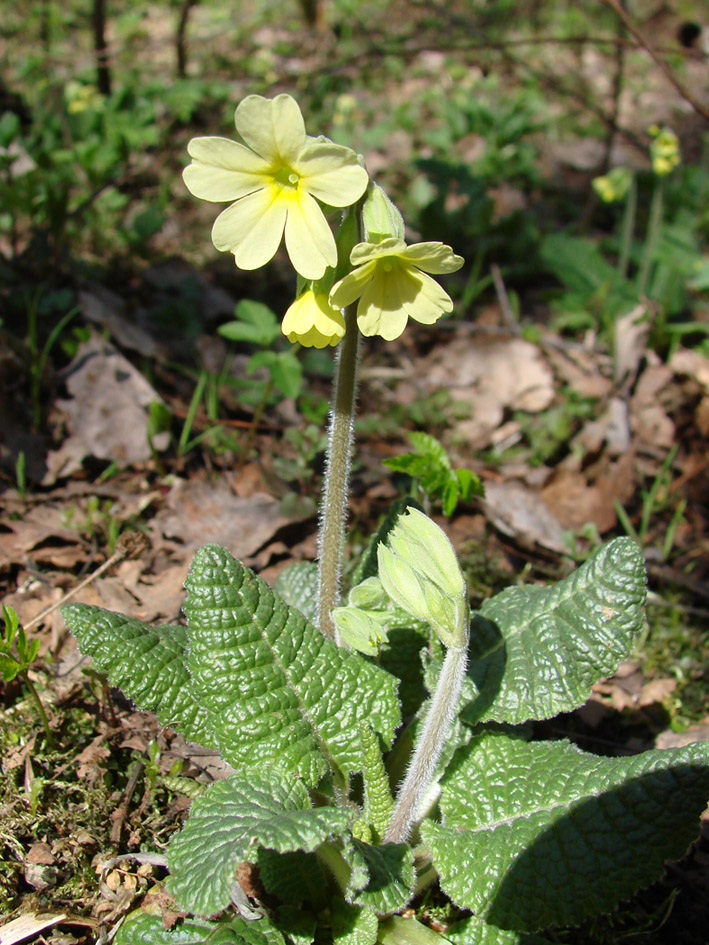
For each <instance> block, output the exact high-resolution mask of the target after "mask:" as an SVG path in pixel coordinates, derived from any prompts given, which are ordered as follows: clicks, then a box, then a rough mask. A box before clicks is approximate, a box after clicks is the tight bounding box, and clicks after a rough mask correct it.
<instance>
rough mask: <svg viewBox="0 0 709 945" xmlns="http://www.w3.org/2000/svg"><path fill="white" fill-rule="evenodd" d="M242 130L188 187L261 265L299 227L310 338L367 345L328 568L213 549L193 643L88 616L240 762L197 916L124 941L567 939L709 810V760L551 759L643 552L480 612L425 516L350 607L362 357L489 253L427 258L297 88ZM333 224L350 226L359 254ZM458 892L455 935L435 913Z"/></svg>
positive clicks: (221, 234) (628, 620) (188, 891)
mask: <svg viewBox="0 0 709 945" xmlns="http://www.w3.org/2000/svg"><path fill="white" fill-rule="evenodd" d="M236 129H237V132H238V134H239V140H238V141H231V140H227V139H224V138H218V137H208V138H197V139H195V140H193V141H192V142H191V143H190V145H189V153H190V155H191V157H192V163H191V164H190V166H189V167H188V168H187V169H186V170H185V173H184V177H185V182H186V184H187V186H188V188H189V189H190V191H191V192H192V193H193V194H195V195H196V196H198V197H201V198H203V199H205V200H211V201H215V202H220V201H221V202H224V203H228V204H229V206H227V208H226V209H224V210H223V211H222V213H221V214H220V215H219V217H218V218H217V220H216V222H215V224H214V228H213V231H212V236H213V240H214V244H215V246H216V247H217V249H220V250H224V251H228V252H231V253H233V254H234V259H235V261H236V265H237V266H239V267H241V268H242V269H255V268H256V267H258V266H262V265H264V264H266V263H268V262H269V260H270V259H271V258H272V257H273V256H274V254H275V253H276V250H277V249H278V247H279V245H280V243H281V240H282V238H283V236H284V234H285V246H286V250H287V252H288V255H289V257H290V260H291V262H292V263H293V266H294V268H295V270H296V272H297V273H298V277H299V279H298V283H299V284H298V294H297V298H296V300H295V302H294V303H293V304H292V305H291V306H290V308H288V310H287V311H286V313H285V317H284V320H283V325H282V330H283V332H284V333H285V334H286V335H287V337H288V338H289V339H290V340H291V341H294V342H299V343H300V344H302V345H307V346H315V347H326V346H328V345H338V346H339V347H338V352H337V361H336V370H335V384H334V391H333V400H332V412H331V420H330V428H329V441H328V461H327V468H326V477H325V487H324V496H323V498H322V514H321V521H320V538H319V560H318V564H317V566H315V565H310V564H307V563H301V564H297V565H293V566H291V567H290V568H289V569H287V570H286V571H284V572H283V573H282V574H281V575H280V576H279V579H278V580H277V582H276V585H275V587H274V588H273V589H272V588H271V587H269V586H268V585H267V584H266V583H265V582H264V581H263V580H262V579H261V578H260V577H258V576H257V575H256V574H254V573H253V572H251V571H249V570H248V569H247V568H245V567H244V566H243V565H242V564H240V563H239V562H238V561H236V560H235V559H234V558H233V557H232V556H231V555H230V554H229V552H228V551H227V550H225V549H224V548H220V547H217V546H214V545H208V546H207V547H205V548H202V549H201V550H200V551H198V552H197V554H196V556H195V558H194V561H193V563H192V566H191V568H190V572H189V574H188V576H187V580H186V589H187V598H186V601H185V604H184V613H185V617H186V621H187V626H186V627H183V626H158V627H152V626H148V625H146V624H144V623H141V622H140V621H139V620H134V619H131V618H128V617H125V616H123V615H121V614H116V613H111V612H108V611H104V610H100V609H98V608H96V607H90V606H85V605H80V604H69V605H68V606H66V607H65V608H64V611H63V613H64V616H65V619H66V621H67V623H68V624H69V626H70V627H71V629H72V630H73V632H74V633H75V634H76V636H77V637H78V639H79V643H80V645H81V648H82V650H83V651H84V652H85V653H88V654H90V655H91V657H92V659H93V661H94V664H95V665H96V667H97V669H99V670H100V671H101V672H103V673H106V674H107V675H108V676H109V678H110V680H111V681H112V683H113V684H114V685H117V686H120V687H121V688H122V689H124V690H125V692H126V693H127V694H128V695H129V696H130V697H131V698H132V699H133V700H134V701H135V702H136V703H137V704H138V705H139V706H140V707H142V708H145V709H149V710H151V711H154V712H155V713H156V714H157V716H158V718H159V719H160V721H161V722H162V724H163V725H166V726H170V727H171V728H173V729H175V730H176V731H179V732H181V733H182V734H183V735H184V736H185V738H187V739H188V740H190V741H193V742H197V743H199V744H201V745H203V746H206V747H209V748H212V749H216V750H217V751H218V752H219V753H220V755H221V756H222V758H223V759H224V760H225V761H226V762H227V763H228V764H229V765H230V766H231V767H232V768H233V773H232V774H230V775H229V776H228V777H227V778H225V779H224V780H220V781H217V782H216V783H214V784H212V785H210V786H209V787H208V788H207V790H206V791H205V792H204V793H202V794H201V795H200V796H199V797H197V798H196V799H195V800H194V802H193V804H192V808H191V811H190V814H189V818H188V819H187V821H186V823H185V825H184V827H183V829H182V830H181V831H180V832H179V833H177V834H176V835H175V836H174V837H173V838H172V840H171V841H170V844H169V847H168V850H167V867H168V871H169V876H168V878H167V880H166V885H167V889H168V890H169V892H170V893H171V894H172V896H173V897H174V899H175V901H176V903H177V908H178V909H179V910H180V911H181V912H182V913H183V916H182V917H181V918H180V919H179V921H177V922H176V923H175V924H173V925H172V926H171V927H169V928H166V927H165V926H164V925H163V922H162V918H161V916H159V915H155V914H151V913H150V912H149V911H143V910H139V911H137V912H136V913H134V914H132V915H131V916H130V917H129V918H128V919H127V920H126V922H125V923H124V924H123V926H122V927H121V928H120V930H119V932H118V936H117V939H116V941H117V942H118V945H138V943H140V945H143V943H144V945H150V943H154V945H158V943H160V945H162V943H171V942H174V943H180V945H185V943H198V942H217V941H219V942H238V943H248V945H309V943H312V942H318V943H320V942H336V943H339V945H374V943H375V942H380V943H382V945H405V943H411V945H417V943H420V945H427V943H430V945H434V943H435V942H436V941H438V942H441V940H446V939H447V940H448V941H451V942H453V943H461V945H478V943H480V945H483V943H484V945H498V943H499V945H511V943H526V945H531V943H536V945H539V943H543V942H544V941H545V938H544V930H546V929H549V928H550V927H564V926H567V927H568V926H574V925H577V924H578V923H580V922H581V921H582V920H584V919H585V918H586V917H587V916H591V915H593V914H596V913H599V912H603V911H608V910H611V909H612V908H613V907H614V906H615V905H616V904H617V903H618V902H619V900H620V899H622V898H623V897H627V896H628V895H630V894H631V893H632V892H633V891H634V890H636V889H637V888H638V887H640V886H642V885H647V884H648V883H649V882H651V881H652V880H653V879H655V878H656V877H658V876H659V875H660V874H661V872H662V868H663V863H664V861H665V860H666V859H667V858H671V857H677V856H680V855H681V854H682V853H683V852H684V850H685V848H686V847H687V845H688V844H689V843H690V842H691V841H692V840H693V839H694V837H695V835H696V832H697V826H698V818H699V815H700V813H701V811H702V810H703V809H704V807H705V804H706V801H707V798H708V797H709V751H708V750H707V747H706V746H702V745H690V746H688V747H686V748H681V749H672V750H667V751H648V752H645V753H643V754H640V755H637V756H634V757H624V758H611V757H599V756H597V755H593V754H588V753H586V752H583V751H580V750H579V749H578V748H576V747H575V746H574V745H572V744H570V743H569V742H567V741H541V742H539V741H533V740H532V739H531V729H530V726H529V725H528V723H529V722H530V721H532V720H535V719H548V718H551V717H552V716H554V715H556V714H557V713H560V712H568V711H570V710H572V709H574V708H576V707H577V706H579V705H581V704H582V703H583V702H584V701H585V700H586V699H587V697H588V694H589V691H590V689H591V686H592V685H593V684H594V683H595V682H596V681H597V680H598V679H599V678H600V677H602V676H606V675H608V674H610V673H612V672H613V671H614V670H615V668H616V667H617V666H618V664H619V662H620V661H621V660H623V659H624V658H625V657H626V656H627V655H628V653H629V652H630V650H631V648H632V646H633V643H634V641H635V640H636V639H637V637H638V635H639V634H640V633H641V632H642V629H643V611H642V607H643V603H644V598H645V575H644V568H643V559H642V556H641V553H640V551H639V549H638V547H637V545H636V544H635V543H634V542H632V541H631V540H630V539H627V538H620V539H617V540H616V541H613V542H611V543H610V544H608V545H606V546H605V547H603V548H601V549H600V550H598V551H597V552H596V553H595V554H594V555H593V556H592V557H591V558H589V560H587V561H586V562H585V563H584V564H583V565H582V566H581V567H580V568H579V569H578V570H577V571H576V572H574V573H573V574H571V575H570V576H569V577H567V578H565V579H564V580H562V581H561V582H560V583H558V584H557V585H555V586H552V587H547V588H544V587H538V586H515V587H511V588H508V589H507V590H505V591H503V592H502V593H500V594H498V595H497V596H495V597H493V598H492V599H490V600H488V601H486V602H485V604H484V605H483V606H482V608H481V609H480V610H479V611H476V612H473V613H471V612H470V609H469V605H468V602H467V592H466V586H465V581H464V579H463V575H462V573H461V569H460V566H459V564H458V562H457V560H456V556H455V553H454V551H453V548H452V546H451V544H450V542H449V541H448V539H447V537H446V536H445V534H444V533H443V531H442V530H441V529H440V528H439V527H438V526H437V525H436V524H435V523H434V522H433V521H431V520H430V519H429V518H428V517H427V516H426V515H424V514H423V512H421V511H420V510H419V509H418V508H416V507H415V503H412V502H409V503H408V504H407V503H406V501H405V500H400V501H399V503H398V504H397V505H395V507H394V508H393V509H392V511H391V513H390V515H389V516H388V517H387V518H386V519H385V521H384V522H383V524H382V525H381V526H380V528H379V531H378V532H377V534H375V535H374V537H373V538H372V541H371V543H370V545H369V546H368V548H367V549H366V551H365V553H364V554H363V555H362V557H361V560H360V561H359V562H358V563H357V564H356V566H355V569H354V572H353V578H352V581H351V583H350V586H349V587H348V588H347V598H346V600H342V599H341V593H342V591H343V588H342V587H341V585H342V583H343V582H342V579H341V575H342V570H343V568H342V559H343V546H344V529H345V513H346V506H347V480H348V471H349V463H350V453H351V448H352V429H353V413H354V404H355V390H356V375H357V361H358V352H359V345H360V338H361V336H372V335H379V336H381V337H382V338H384V339H386V340H392V339H395V338H397V337H398V336H399V335H400V334H401V333H402V331H403V330H404V328H405V326H406V323H407V320H408V319H409V318H413V319H415V320H416V321H419V322H422V323H424V324H431V323H433V322H435V321H436V320H437V319H438V318H440V316H441V315H442V314H443V313H445V312H449V311H451V310H452V307H453V303H452V301H451V299H450V297H449V296H448V294H447V293H446V292H445V291H444V290H443V289H442V288H441V287H440V286H439V284H438V282H437V281H436V280H435V279H433V278H432V276H436V275H442V274H445V273H450V272H453V271H454V270H456V269H458V268H459V267H460V266H461V265H462V263H463V260H462V259H461V258H460V257H459V256H456V255H455V254H454V253H453V251H452V250H451V249H450V247H448V246H444V245H442V244H441V243H418V244H414V245H407V244H406V242H405V240H404V224H403V220H402V218H401V215H400V214H399V212H398V210H397V209H396V208H395V206H394V205H393V204H392V203H391V201H390V200H389V198H388V197H387V195H386V194H385V193H384V191H383V190H382V189H381V188H380V187H378V186H377V185H376V184H375V183H373V182H370V181H369V178H368V175H367V172H366V170H365V168H364V166H363V163H362V161H361V160H360V159H359V158H358V157H357V155H356V154H355V153H354V152H353V151H350V150H349V149H348V148H345V147H341V146H339V145H337V144H334V143H332V142H331V141H329V140H328V139H327V138H323V137H317V138H315V137H310V136H308V135H306V132H305V126H304V122H303V118H302V115H301V112H300V110H299V108H298V106H297V104H296V103H295V101H294V100H293V99H292V98H290V97H289V96H288V95H278V96H277V97H276V98H274V99H272V100H268V99H265V98H261V97H259V96H256V95H252V96H249V97H248V98H246V99H245V100H244V101H242V102H241V104H240V105H239V106H238V108H237V109H236ZM323 206H325V209H328V208H337V207H339V208H346V209H345V210H344V213H343V215H342V216H341V220H340V222H339V225H338V227H337V233H336V235H335V234H334V233H333V230H332V229H331V228H330V224H329V223H328V221H327V218H326V216H325V214H324V212H323ZM246 880H248V881H246ZM431 895H434V896H435V897H436V899H435V900H434V901H435V902H436V904H437V914H439V915H443V916H445V917H446V920H445V922H443V923H442V924H439V929H440V928H443V929H444V933H443V934H442V933H441V932H440V931H434V930H433V929H431V928H430V927H429V926H428V925H427V924H426V923H425V921H424V919H425V911H424V909H423V908H419V906H420V904H421V902H422V899H423V898H424V897H426V898H427V900H428V901H429V902H430V897H431ZM404 911H405V916H404V915H402V913H404Z"/></svg>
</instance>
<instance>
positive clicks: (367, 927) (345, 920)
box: [332, 899, 379, 945]
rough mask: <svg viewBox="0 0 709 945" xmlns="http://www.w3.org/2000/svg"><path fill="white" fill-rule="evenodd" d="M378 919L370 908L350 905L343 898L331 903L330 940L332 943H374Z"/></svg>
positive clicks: (338, 944) (340, 944) (353, 944)
mask: <svg viewBox="0 0 709 945" xmlns="http://www.w3.org/2000/svg"><path fill="white" fill-rule="evenodd" d="M378 930H379V921H378V919H377V917H376V915H375V914H374V913H373V912H372V911H371V909H361V908H359V907H358V906H351V905H350V904H349V903H348V902H345V901H344V900H343V899H335V900H333V903H332V940H333V943H334V945H374V943H375V942H376V940H377V932H378Z"/></svg>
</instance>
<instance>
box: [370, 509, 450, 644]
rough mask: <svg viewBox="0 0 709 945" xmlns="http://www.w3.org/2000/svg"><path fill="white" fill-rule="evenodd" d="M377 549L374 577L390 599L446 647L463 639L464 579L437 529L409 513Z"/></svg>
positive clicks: (424, 518)
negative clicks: (424, 622) (426, 624)
mask: <svg viewBox="0 0 709 945" xmlns="http://www.w3.org/2000/svg"><path fill="white" fill-rule="evenodd" d="M387 541H388V546H387V545H384V544H380V545H379V547H378V549H377V557H378V560H379V578H380V580H381V582H382V584H383V586H384V590H385V591H386V592H387V594H388V595H389V597H390V598H391V599H392V600H393V601H394V603H396V604H398V605H399V607H402V608H403V609H404V610H405V611H406V612H407V613H408V614H411V616H412V617H416V618H418V619H419V620H425V621H426V622H427V623H429V624H430V625H431V627H432V628H433V630H434V631H435V633H436V634H437V636H438V637H439V639H440V640H441V642H442V643H443V644H444V645H445V646H448V647H456V648H460V647H464V646H465V645H466V643H467V640H468V624H469V614H468V602H467V591H466V587H465V580H464V578H463V574H462V572H461V570H460V565H459V564H458V559H457V558H456V555H455V551H454V550H453V546H452V545H451V543H450V541H449V540H448V537H447V536H446V534H445V532H443V530H442V529H441V528H439V527H438V525H436V523H435V522H433V521H431V519H430V518H428V517H427V516H426V515H424V514H423V512H419V511H418V510H417V509H412V508H409V509H407V510H406V512H404V514H403V515H401V516H400V517H399V520H398V522H397V524H396V525H395V527H394V528H393V529H392V531H391V532H390V533H389V536H388V539H387Z"/></svg>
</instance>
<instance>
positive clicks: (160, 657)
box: [62, 604, 217, 748]
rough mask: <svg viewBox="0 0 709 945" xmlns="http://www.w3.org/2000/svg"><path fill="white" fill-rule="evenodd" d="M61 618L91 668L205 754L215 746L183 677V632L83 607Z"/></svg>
mask: <svg viewBox="0 0 709 945" xmlns="http://www.w3.org/2000/svg"><path fill="white" fill-rule="evenodd" d="M62 616H63V617H64V620H65V621H66V624H67V626H68V627H69V629H70V630H71V632H72V633H73V634H74V635H75V636H76V638H77V640H78V641H79V647H80V649H81V652H82V653H86V654H88V655H89V656H90V657H91V659H92V660H93V663H94V666H95V668H96V669H97V670H98V671H99V672H100V673H104V674H105V675H106V676H108V678H109V679H110V681H111V685H112V686H117V687H118V688H119V689H122V690H123V692H125V694H126V695H127V696H129V697H130V698H131V699H132V700H133V701H134V702H135V703H136V705H138V706H139V707H140V708H141V709H149V710H150V711H151V712H154V713H155V714H156V715H157V717H158V719H159V720H160V722H161V723H162V724H163V725H168V726H170V728H174V729H176V730H177V731H179V732H181V733H182V734H183V735H184V736H185V738H187V739H189V740H190V741H194V742H197V743H198V744H200V745H204V746H205V747H207V748H216V747H217V741H216V739H215V737H214V735H213V734H212V730H211V728H210V725H209V723H208V720H207V713H206V711H205V709H204V708H203V706H202V704H201V701H200V698H199V695H198V693H197V692H196V691H195V687H194V685H193V683H192V680H191V678H190V674H189V672H188V671H187V666H186V657H185V652H186V648H187V631H186V630H185V628H184V627H178V626H169V625H163V626H157V627H150V626H148V625H147V624H145V623H142V622H141V621H140V620H134V619H133V618H131V617H125V616H123V614H116V613H113V612H112V611H110V610H102V609H101V608H100V607H94V606H91V605H88V604H66V605H65V606H64V607H62Z"/></svg>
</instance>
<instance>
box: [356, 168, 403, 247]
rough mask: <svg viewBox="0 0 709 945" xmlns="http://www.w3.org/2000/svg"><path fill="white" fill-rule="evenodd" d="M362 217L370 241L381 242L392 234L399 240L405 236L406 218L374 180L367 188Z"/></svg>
mask: <svg viewBox="0 0 709 945" xmlns="http://www.w3.org/2000/svg"><path fill="white" fill-rule="evenodd" d="M362 219H363V221H364V227H365V229H366V231H367V242H369V243H381V241H382V240H385V239H387V238H388V237H392V236H393V237H395V238H396V239H399V240H403V238H404V218H403V217H402V215H401V213H400V212H399V209H398V208H397V207H396V205H395V204H393V203H392V201H391V200H390V199H389V197H388V196H387V195H386V193H385V192H384V190H382V188H381V187H380V186H379V184H375V183H374V182H373V181H372V182H371V183H370V185H369V189H368V190H367V197H366V199H365V201H364V207H363V208H362Z"/></svg>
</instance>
